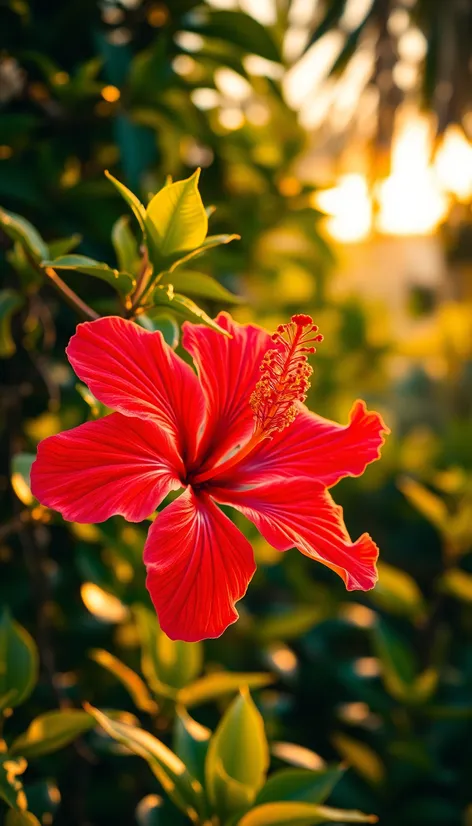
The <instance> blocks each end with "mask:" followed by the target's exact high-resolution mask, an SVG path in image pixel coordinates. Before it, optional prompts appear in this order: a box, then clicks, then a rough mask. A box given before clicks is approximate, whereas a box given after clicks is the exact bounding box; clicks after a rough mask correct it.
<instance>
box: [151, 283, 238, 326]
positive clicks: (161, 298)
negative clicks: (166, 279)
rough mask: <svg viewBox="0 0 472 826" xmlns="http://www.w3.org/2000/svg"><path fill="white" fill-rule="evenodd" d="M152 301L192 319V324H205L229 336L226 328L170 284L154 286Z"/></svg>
mask: <svg viewBox="0 0 472 826" xmlns="http://www.w3.org/2000/svg"><path fill="white" fill-rule="evenodd" d="M152 301H153V304H154V305H155V306H157V307H167V308H168V309H169V310H173V311H174V312H175V313H178V314H179V315H182V316H183V317H184V318H186V319H188V320H189V321H193V322H194V324H198V323H199V324H206V326H207V327H211V329H212V330H217V332H218V333H222V335H225V336H226V337H227V338H231V336H230V334H229V333H228V332H227V331H226V330H223V328H222V327H220V326H219V324H217V323H216V321H214V320H213V319H212V318H210V316H209V315H207V314H206V313H205V311H204V310H202V309H201V308H200V307H198V306H197V304H195V303H194V302H193V301H192V300H191V299H190V298H186V297H185V296H184V295H179V293H174V291H173V290H172V286H171V284H167V285H164V286H162V287H156V289H155V290H154V292H153V294H152ZM147 314H148V315H150V312H149V310H147Z"/></svg>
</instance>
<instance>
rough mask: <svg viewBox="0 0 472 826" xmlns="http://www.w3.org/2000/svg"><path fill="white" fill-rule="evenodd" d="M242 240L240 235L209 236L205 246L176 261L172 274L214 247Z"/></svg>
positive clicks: (172, 267)
mask: <svg viewBox="0 0 472 826" xmlns="http://www.w3.org/2000/svg"><path fill="white" fill-rule="evenodd" d="M240 238H241V236H240V235H235V234H233V235H208V237H207V238H205V240H204V242H203V244H202V245H201V246H200V247H198V249H196V250H191V251H190V252H188V253H187V255H184V256H182V258H178V259H177V261H174V263H173V264H172V266H171V267H170V270H169V271H170V272H174V270H176V269H177V267H181V266H182V264H186V263H187V261H191V260H192V258H198V257H199V256H200V255H203V253H204V252H207V251H208V250H211V249H213V248H214V247H221V246H223V245H225V244H229V243H231V241H239V240H240Z"/></svg>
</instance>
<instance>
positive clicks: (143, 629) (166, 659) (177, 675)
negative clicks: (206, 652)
mask: <svg viewBox="0 0 472 826" xmlns="http://www.w3.org/2000/svg"><path fill="white" fill-rule="evenodd" d="M134 613H135V617H136V620H137V623H138V628H139V633H140V638H141V668H142V672H143V674H144V676H145V677H146V680H147V682H148V684H149V686H150V687H151V689H152V691H154V692H155V693H156V694H160V693H161V691H162V684H164V685H165V686H170V687H171V688H173V689H179V688H181V687H182V686H185V685H187V683H189V682H191V680H193V679H194V678H195V677H196V675H197V674H199V673H200V671H201V668H202V662H203V648H202V645H201V643H198V642H194V643H191V642H179V641H174V640H170V639H169V637H168V636H167V635H166V634H164V632H163V631H162V630H161V628H160V627H159V623H158V621H157V617H156V615H155V613H154V612H153V611H149V610H148V609H147V608H144V607H143V606H142V605H136V606H135V609H134Z"/></svg>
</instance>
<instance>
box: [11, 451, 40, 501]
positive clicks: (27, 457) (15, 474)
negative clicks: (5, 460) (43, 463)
mask: <svg viewBox="0 0 472 826" xmlns="http://www.w3.org/2000/svg"><path fill="white" fill-rule="evenodd" d="M35 459H36V456H35V454H34V453H17V454H16V455H15V456H13V458H12V460H11V486H12V488H13V490H14V491H15V493H16V495H17V497H18V499H19V500H20V502H23V504H24V505H32V504H33V502H34V496H33V494H32V493H31V483H30V474H31V465H32V464H33V462H34V460H35Z"/></svg>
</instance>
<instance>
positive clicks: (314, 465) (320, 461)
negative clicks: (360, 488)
mask: <svg viewBox="0 0 472 826" xmlns="http://www.w3.org/2000/svg"><path fill="white" fill-rule="evenodd" d="M389 432H390V431H389V429H388V427H387V426H386V425H385V424H384V422H383V421H382V417H381V416H380V415H379V414H378V413H375V412H369V411H368V410H367V409H366V406H365V403H364V402H363V401H356V402H355V404H354V405H353V407H352V410H351V413H350V417H349V424H348V425H346V426H344V425H340V424H337V423H336V422H331V421H330V420H329V419H324V418H323V417H322V416H318V415H316V414H315V413H310V411H309V410H307V409H306V407H305V406H303V407H302V409H301V410H300V412H299V414H298V416H297V418H296V419H295V421H294V422H293V424H291V425H290V426H289V427H287V428H286V429H285V430H282V431H281V432H280V433H276V434H275V436H274V437H273V438H272V439H266V440H265V441H264V442H262V443H261V445H260V446H259V447H258V448H256V449H255V450H254V451H253V452H252V453H250V454H249V455H248V456H247V457H246V458H245V459H243V460H242V462H241V463H240V464H238V465H235V466H234V467H233V468H232V469H231V471H230V472H229V473H228V474H227V476H223V475H222V476H221V477H219V478H218V480H217V481H218V485H221V486H224V487H226V486H228V487H233V486H235V485H237V486H240V485H256V484H259V483H260V482H265V481H266V480H267V474H274V475H276V476H286V477H288V478H292V477H293V476H297V477H301V476H310V477H312V478H315V479H316V480H317V481H320V482H322V483H323V484H324V485H327V486H328V487H331V486H332V485H335V484H336V482H339V480H340V479H342V478H343V477H345V476H360V475H361V474H362V473H364V470H365V469H366V466H367V465H368V464H369V463H370V462H374V461H375V460H376V459H379V458H380V448H381V447H382V445H383V444H384V441H385V440H384V438H383V435H382V434H388V433H389Z"/></svg>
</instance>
